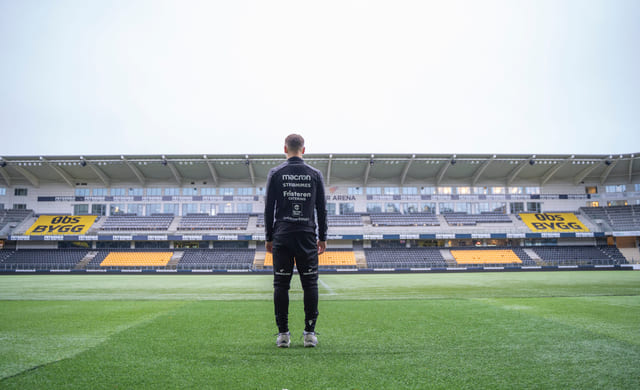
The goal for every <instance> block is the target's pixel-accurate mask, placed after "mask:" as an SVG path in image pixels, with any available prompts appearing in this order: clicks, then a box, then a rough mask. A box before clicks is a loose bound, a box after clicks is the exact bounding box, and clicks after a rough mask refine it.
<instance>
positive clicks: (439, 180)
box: [436, 155, 456, 186]
mask: <svg viewBox="0 0 640 390" xmlns="http://www.w3.org/2000/svg"><path fill="white" fill-rule="evenodd" d="M455 158H456V156H455V155H454V156H452V157H451V160H446V161H445V162H444V165H443V166H442V167H441V168H440V171H439V172H438V176H436V186H439V185H440V183H442V179H444V176H445V175H446V174H447V169H449V167H450V166H451V165H453V163H455V161H454V160H455Z"/></svg>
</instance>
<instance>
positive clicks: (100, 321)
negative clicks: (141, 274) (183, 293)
mask: <svg viewBox="0 0 640 390" xmlns="http://www.w3.org/2000/svg"><path fill="white" fill-rule="evenodd" d="M184 304H185V302H183V301H176V302H169V301H164V302H101V303H100V304H96V303H95V302H78V301H50V302H46V301H22V302H21V301H0V313H1V314H0V318H1V319H2V321H0V340H2V344H1V345H0V378H6V377H8V376H13V375H16V374H18V373H20V372H23V371H25V370H29V369H32V368H34V367H41V366H43V365H46V364H49V363H51V362H56V361H60V360H63V359H68V358H70V357H72V356H74V355H76V354H78V353H81V352H82V351H85V350H87V349H89V348H93V347H95V346H97V345H99V344H100V343H103V342H105V341H107V340H108V339H109V337H111V336H113V335H114V334H117V333H119V332H122V331H124V330H126V329H128V328H130V327H132V326H135V325H137V324H140V323H144V322H147V321H150V320H152V319H153V318H155V317H156V316H158V315H160V314H162V313H165V312H167V311H171V310H174V309H175V308H177V307H179V306H181V305H184Z"/></svg>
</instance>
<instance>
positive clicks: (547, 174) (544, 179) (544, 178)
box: [540, 156, 575, 186]
mask: <svg viewBox="0 0 640 390" xmlns="http://www.w3.org/2000/svg"><path fill="white" fill-rule="evenodd" d="M574 158H575V156H571V157H569V158H568V159H566V160H564V161H563V162H561V163H560V164H557V165H556V166H555V167H552V168H551V169H549V170H548V171H547V172H545V174H544V176H542V181H541V182H540V185H541V186H544V185H545V184H547V182H548V181H549V180H550V179H551V178H552V177H553V175H555V174H556V173H557V172H558V171H559V170H560V169H561V168H563V167H564V166H566V165H567V164H569V163H570V162H571V161H573V159H574Z"/></svg>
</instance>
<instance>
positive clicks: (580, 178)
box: [573, 160, 604, 185]
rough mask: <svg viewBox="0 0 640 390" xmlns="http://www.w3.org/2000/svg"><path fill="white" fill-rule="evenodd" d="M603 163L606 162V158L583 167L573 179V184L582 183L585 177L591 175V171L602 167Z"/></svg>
mask: <svg viewBox="0 0 640 390" xmlns="http://www.w3.org/2000/svg"><path fill="white" fill-rule="evenodd" d="M602 164H604V160H602V161H600V162H599V163H597V164H592V165H590V166H588V167H586V168H585V169H583V170H582V171H580V172H579V173H578V174H577V175H576V177H575V178H574V179H573V184H574V185H578V184H580V183H582V181H583V180H584V179H585V177H587V176H589V174H590V173H591V172H593V171H594V170H595V169H596V168H599V167H601V166H602Z"/></svg>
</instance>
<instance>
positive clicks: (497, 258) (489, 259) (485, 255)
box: [451, 249, 522, 264]
mask: <svg viewBox="0 0 640 390" xmlns="http://www.w3.org/2000/svg"><path fill="white" fill-rule="evenodd" d="M451 254H452V255H453V257H454V258H455V260H456V262H457V263H458V264H514V263H515V264H522V260H520V258H519V257H518V255H516V254H515V252H514V251H512V250H510V249H493V250H491V249H489V250H486V249H480V250H452V251H451Z"/></svg>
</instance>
